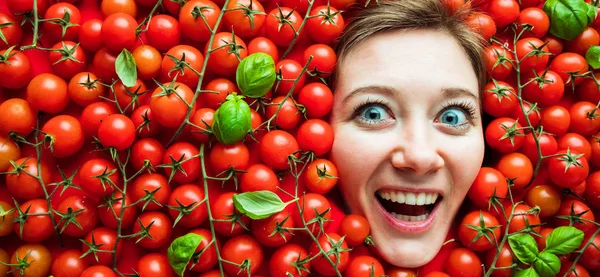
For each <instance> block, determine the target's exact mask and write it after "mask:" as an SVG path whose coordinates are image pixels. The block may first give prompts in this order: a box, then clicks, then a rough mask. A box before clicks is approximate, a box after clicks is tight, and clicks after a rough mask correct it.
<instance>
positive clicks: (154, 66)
mask: <svg viewBox="0 0 600 277" xmlns="http://www.w3.org/2000/svg"><path fill="white" fill-rule="evenodd" d="M131 54H132V55H133V59H134V60H135V66H136V67H137V74H138V75H137V77H138V78H140V79H141V80H144V81H145V80H151V79H152V78H156V77H157V76H158V74H159V73H160V68H161V63H162V56H161V54H160V52H158V50H157V49H156V48H154V47H153V46H151V45H140V46H138V47H136V48H135V49H134V50H133V52H132V53H131Z"/></svg>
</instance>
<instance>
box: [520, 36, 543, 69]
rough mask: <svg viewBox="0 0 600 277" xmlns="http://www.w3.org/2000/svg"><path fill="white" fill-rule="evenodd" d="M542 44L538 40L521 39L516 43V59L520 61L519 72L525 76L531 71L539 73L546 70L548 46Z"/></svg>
mask: <svg viewBox="0 0 600 277" xmlns="http://www.w3.org/2000/svg"><path fill="white" fill-rule="evenodd" d="M543 44H544V42H543V41H542V40H540V39H538V38H522V39H520V40H519V41H517V44H516V45H515V50H516V53H517V55H516V58H517V59H520V60H521V64H520V66H521V72H523V73H525V74H527V73H531V71H532V70H535V71H540V70H544V69H545V68H546V65H547V64H548V60H549V59H550V54H549V53H548V46H546V45H543ZM542 45H543V46H542Z"/></svg>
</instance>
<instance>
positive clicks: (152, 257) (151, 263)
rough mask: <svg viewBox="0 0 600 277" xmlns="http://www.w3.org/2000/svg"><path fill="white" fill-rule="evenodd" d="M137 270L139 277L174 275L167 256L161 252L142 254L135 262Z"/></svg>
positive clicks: (169, 276) (168, 276) (167, 276)
mask: <svg viewBox="0 0 600 277" xmlns="http://www.w3.org/2000/svg"><path fill="white" fill-rule="evenodd" d="M137 272H138V273H139V276H140V277H145V276H148V277H150V276H163V277H172V276H175V272H174V271H173V268H172V267H171V265H170V264H169V258H167V256H166V255H165V254H161V253H150V254H146V255H144V256H142V257H141V258H140V259H139V260H138V262H137Z"/></svg>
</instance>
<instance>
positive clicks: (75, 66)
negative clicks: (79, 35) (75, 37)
mask: <svg viewBox="0 0 600 277" xmlns="http://www.w3.org/2000/svg"><path fill="white" fill-rule="evenodd" d="M51 49H52V50H51V51H52V52H49V53H48V60H49V62H50V67H52V71H53V72H54V73H55V74H56V75H58V76H60V77H61V78H63V79H65V80H69V79H71V78H72V77H73V76H75V75H76V74H77V73H79V72H81V71H84V70H85V68H86V65H87V58H86V56H85V52H84V51H83V49H82V48H81V47H79V45H77V43H75V42H73V41H61V42H58V43H56V44H55V45H54V46H52V48H51Z"/></svg>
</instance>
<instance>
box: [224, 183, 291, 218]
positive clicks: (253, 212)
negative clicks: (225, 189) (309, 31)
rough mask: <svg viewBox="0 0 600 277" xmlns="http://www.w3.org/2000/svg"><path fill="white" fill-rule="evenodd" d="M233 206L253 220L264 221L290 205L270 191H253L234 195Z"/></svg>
mask: <svg viewBox="0 0 600 277" xmlns="http://www.w3.org/2000/svg"><path fill="white" fill-rule="evenodd" d="M233 204H234V205H235V207H236V208H237V209H238V211H240V212H241V213H243V214H245V215H247V216H248V217H250V218H251V219H263V218H267V217H269V216H271V215H273V214H276V213H278V212H280V211H282V210H283V209H285V207H286V206H287V205H288V203H284V202H283V201H281V199H280V198H279V196H277V194H275V193H273V192H271V191H268V190H261V191H252V192H244V193H240V194H234V195H233Z"/></svg>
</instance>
